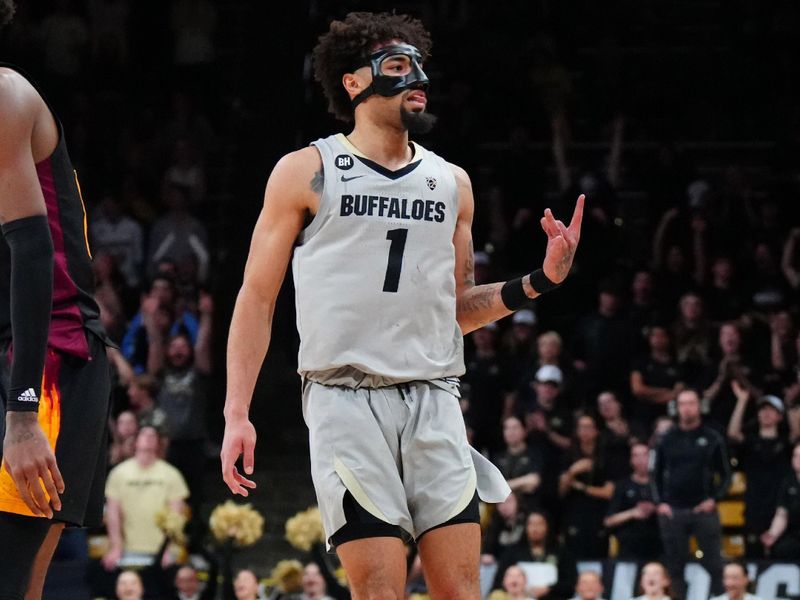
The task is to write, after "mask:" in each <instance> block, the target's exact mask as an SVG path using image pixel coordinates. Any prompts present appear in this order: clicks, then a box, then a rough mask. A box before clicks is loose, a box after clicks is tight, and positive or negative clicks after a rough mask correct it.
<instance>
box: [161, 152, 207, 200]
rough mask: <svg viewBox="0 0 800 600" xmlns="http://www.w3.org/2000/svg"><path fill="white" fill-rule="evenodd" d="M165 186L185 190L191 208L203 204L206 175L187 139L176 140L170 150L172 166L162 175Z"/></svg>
mask: <svg viewBox="0 0 800 600" xmlns="http://www.w3.org/2000/svg"><path fill="white" fill-rule="evenodd" d="M164 181H165V183H166V184H167V185H178V186H182V187H184V188H186V189H187V190H188V192H189V198H190V199H191V204H192V205H193V206H199V205H201V204H202V203H203V200H204V199H205V194H206V174H205V170H204V169H203V166H202V164H201V163H200V160H199V158H198V157H197V150H196V149H195V148H194V147H193V146H192V144H191V142H190V141H189V140H188V139H184V138H181V139H178V140H176V141H175V145H174V146H173V149H172V164H171V165H170V166H169V168H168V169H167V172H166V173H165V174H164Z"/></svg>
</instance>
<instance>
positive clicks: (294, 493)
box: [0, 0, 800, 597]
mask: <svg viewBox="0 0 800 600" xmlns="http://www.w3.org/2000/svg"><path fill="white" fill-rule="evenodd" d="M18 5H19V6H18V14H17V18H16V19H15V21H14V22H13V24H12V25H11V26H9V27H8V28H7V29H6V30H4V31H3V33H2V36H0V59H2V60H4V61H8V62H12V63H15V64H17V65H19V66H21V67H22V68H24V69H25V70H26V71H27V72H28V73H30V74H31V75H32V76H33V77H34V79H36V80H37V81H38V82H39V83H40V84H41V85H42V87H43V89H44V90H45V91H46V93H47V94H48V96H49V98H50V100H51V101H52V103H53V105H54V107H55V108H56V111H57V113H58V115H59V117H60V118H61V120H62V121H63V122H64V126H65V132H66V136H67V140H68V143H69V148H70V152H71V155H72V158H73V161H74V163H75V166H76V168H77V170H78V172H79V174H80V177H81V181H82V185H83V190H84V196H85V198H86V202H87V207H88V209H89V212H90V216H91V215H92V214H96V211H98V208H99V205H100V201H101V199H102V198H104V197H107V196H108V195H113V196H116V197H117V198H118V199H120V200H121V203H122V205H123V210H124V211H125V212H127V213H129V214H132V215H134V217H135V218H136V219H137V220H139V221H140V222H141V223H143V224H144V225H145V228H146V226H147V224H148V223H152V222H153V221H154V219H155V218H156V216H157V215H159V214H160V213H162V212H163V210H164V207H163V204H162V202H161V198H160V196H161V194H162V189H163V188H162V183H163V178H164V173H165V172H166V171H168V169H169V168H170V166H171V165H172V163H173V162H174V161H176V160H180V159H176V158H175V156H176V154H175V152H176V151H175V146H176V144H177V143H178V142H181V141H188V143H189V145H190V146H191V155H192V156H191V158H190V159H187V160H188V161H189V162H193V166H194V167H197V168H199V169H200V171H201V172H202V173H203V174H204V179H205V186H204V189H200V190H198V193H197V197H196V198H194V199H193V204H192V208H191V211H192V213H193V214H194V215H195V216H196V217H197V218H198V219H199V220H200V221H201V222H202V223H203V225H204V226H205V228H206V229H207V232H208V244H207V245H208V250H209V252H210V259H209V265H208V276H207V277H206V278H205V280H204V281H197V282H194V283H196V284H197V285H196V286H195V287H197V288H203V289H207V290H208V291H210V293H211V296H212V297H213V299H214V315H213V316H214V324H215V325H214V343H213V358H214V360H213V362H214V377H213V378H212V381H211V384H210V386H211V390H212V393H211V395H210V398H211V402H210V410H209V419H208V427H209V433H210V441H211V443H212V445H211V449H210V451H209V455H210V458H209V459H208V461H207V465H206V473H207V475H206V484H205V485H206V502H205V504H204V508H203V512H204V514H205V515H207V514H208V512H209V511H210V509H211V508H212V507H213V506H214V505H215V504H216V503H218V502H219V501H222V500H224V499H225V498H226V493H225V490H224V489H223V487H222V483H221V481H220V480H219V477H218V468H219V467H218V460H216V461H215V460H214V459H213V450H214V448H213V444H214V443H217V444H218V443H219V441H220V439H221V432H222V427H223V423H222V418H221V408H222V403H223V400H224V352H225V342H226V336H227V325H228V323H229V320H230V315H231V311H232V307H233V302H234V300H235V295H236V292H237V290H238V287H239V285H240V283H241V275H242V269H243V265H244V261H245V258H246V255H247V249H248V244H249V238H250V232H251V230H252V226H253V224H254V222H255V219H256V217H257V215H258V211H259V209H260V205H261V199H262V196H263V188H264V184H265V182H266V178H267V177H268V175H269V172H270V171H271V169H272V166H273V165H274V164H275V162H276V160H277V159H278V158H279V157H280V156H281V155H283V154H285V153H286V152H288V151H291V150H294V149H296V148H299V147H302V146H304V145H306V144H308V143H309V142H310V141H312V140H314V139H316V138H317V137H320V136H324V135H327V134H329V133H331V132H334V131H338V130H341V129H342V125H341V124H339V123H337V122H336V121H335V120H334V119H333V118H332V117H331V116H330V115H328V114H327V113H326V110H325V102H324V99H323V98H322V95H321V91H320V90H319V88H318V86H317V85H316V84H315V83H314V81H313V78H312V76H311V66H310V50H311V48H312V47H313V45H314V43H315V40H316V37H317V36H318V35H320V34H321V33H322V32H323V31H324V30H325V29H326V28H327V24H328V23H329V21H330V20H331V19H332V18H340V17H343V16H344V15H345V14H346V13H347V12H349V11H352V10H386V9H389V10H391V9H395V10H397V12H408V13H410V14H412V15H414V16H417V17H419V18H421V19H422V20H423V21H424V22H425V24H426V25H427V26H428V27H429V29H430V31H431V33H432V36H433V40H434V46H433V55H432V58H431V60H430V61H429V63H428V65H426V70H427V72H428V74H429V76H430V78H431V81H432V85H431V90H430V94H429V96H430V104H429V108H430V110H431V112H433V113H435V114H438V115H439V117H440V120H439V123H438V125H437V126H436V128H435V129H434V130H433V132H432V133H431V134H430V135H428V136H427V137H426V138H424V139H422V140H421V142H422V143H423V144H424V145H426V146H428V147H430V148H431V149H434V150H435V151H437V152H438V153H440V154H442V155H443V156H445V157H446V158H447V159H448V160H450V161H451V162H454V163H457V164H459V165H461V166H463V167H465V168H466V169H467V171H468V172H469V173H470V174H471V176H472V179H473V185H474V187H475V190H476V207H477V208H476V221H475V227H474V236H475V246H476V250H482V251H486V252H487V253H488V254H489V256H490V259H491V267H490V269H491V270H490V276H491V278H492V279H503V278H505V277H507V276H509V275H514V274H518V273H521V272H523V271H525V270H526V269H530V268H531V267H535V266H536V265H537V264H539V263H540V261H541V257H542V254H543V248H544V237H543V235H542V234H541V232H538V231H537V227H536V220H535V219H533V220H531V219H530V215H529V213H531V214H540V213H541V211H542V209H543V207H545V206H552V207H553V208H554V210H555V211H556V214H557V216H559V217H561V218H566V216H567V215H568V211H569V210H570V207H571V204H572V203H573V202H574V198H575V197H576V196H577V193H578V192H579V191H587V194H588V200H587V211H588V213H589V214H588V221H587V224H586V227H585V233H584V239H583V240H582V242H581V247H580V249H579V251H578V255H577V258H576V269H575V273H574V274H573V276H572V277H571V278H570V280H569V281H568V283H567V284H566V285H565V286H563V288H562V289H561V290H560V291H559V292H557V293H556V294H552V295H551V296H550V297H547V298H543V299H542V300H541V301H539V302H537V304H536V307H535V313H536V319H537V324H536V327H537V331H538V332H544V331H548V330H551V329H555V330H557V331H559V332H560V333H561V334H562V337H564V339H565V340H566V339H570V338H571V336H572V335H573V333H574V332H573V326H574V324H575V323H577V322H579V321H580V319H581V318H582V317H584V316H585V315H588V314H590V313H592V312H593V311H594V309H595V307H596V302H597V290H598V289H599V288H600V287H601V286H609V285H610V286H614V287H615V288H616V289H619V290H622V291H623V296H624V295H626V294H627V290H628V289H629V287H630V279H631V276H632V274H633V273H634V272H635V271H636V270H637V269H640V268H652V269H655V267H653V264H654V263H653V257H652V247H653V239H654V236H655V234H656V231H657V226H658V224H659V222H660V221H661V219H662V217H663V215H664V214H665V213H667V212H669V211H670V209H678V211H679V214H678V216H677V218H678V219H683V221H680V223H681V225H680V227H683V229H680V227H679V230H678V233H677V234H675V240H674V242H675V244H678V245H680V244H683V245H684V249H685V252H686V255H687V256H688V255H690V254H691V252H692V248H691V242H690V241H689V242H688V243H687V240H688V236H687V235H686V233H687V232H688V231H690V230H692V225H691V222H692V219H693V218H695V217H698V216H699V217H700V218H701V219H702V220H703V221H704V223H705V224H704V225H703V226H704V227H707V229H708V231H710V232H711V236H712V237H713V241H712V242H709V247H708V248H707V250H706V251H705V252H706V258H707V259H708V260H709V265H710V260H711V259H712V258H713V256H714V254H713V253H714V252H715V251H716V252H718V253H719V252H723V251H724V252H725V253H727V254H729V255H730V256H732V257H733V259H734V262H735V264H736V268H737V271H738V275H739V277H740V279H739V281H740V282H741V284H742V285H743V286H745V285H746V286H749V287H747V289H748V290H751V289H754V288H753V285H756V286H757V285H758V284H759V281H760V280H762V279H766V278H767V277H768V274H767V271H768V270H769V269H770V268H771V269H773V270H776V265H777V264H778V263H780V260H781V251H782V249H783V248H784V242H785V241H786V240H787V239H788V238H789V237H790V235H792V234H791V232H792V228H793V227H797V226H798V225H800V219H799V218H798V215H800V203H799V201H800V197H799V195H798V192H800V188H799V187H798V186H800V106H798V102H797V97H798V91H800V90H798V87H799V84H798V81H800V80H799V79H798V77H797V73H798V67H800V60H799V59H800V57H799V56H798V52H800V45H799V44H797V35H796V31H797V26H798V25H800V8H798V6H797V4H796V3H793V2H790V1H776V2H770V3H763V2H758V1H757V0H749V1H748V0H736V1H731V2H722V1H714V0H697V1H688V0H687V1H683V0H670V1H658V0H653V1H646V2H642V1H639V2H633V1H624V0H617V1H613V2H604V3H596V2H583V1H579V0H562V1H559V2H549V1H546V0H539V1H522V0H519V1H508V2H470V1H467V0H460V1H459V0H441V1H430V2H413V1H411V2H401V3H395V4H387V3H382V2H368V1H364V2H352V1H351V2H348V1H318V2H313V1H312V2H309V1H292V2H281V3H278V2H259V1H256V0H250V1H248V0H219V1H215V2H211V1H209V0H174V1H172V2H169V1H164V0H136V1H135V2H134V1H133V0H130V1H128V0H109V1H108V2H105V1H103V0H87V1H79V0H75V1H71V0H56V1H55V2H51V1H49V0H47V1H46V0H24V1H20V2H18ZM187 106H191V107H192V108H191V109H188V108H186V107H187ZM344 130H345V131H346V129H344ZM171 136H172V137H171ZM554 140H555V143H554ZM562 143H563V144H562ZM561 145H563V148H564V159H565V160H564V162H563V163H561V164H560V163H559V162H558V159H557V156H558V151H557V149H558V148H559V147H561ZM554 149H556V151H555V152H554ZM565 166H566V167H567V169H568V173H569V177H568V179H569V181H567V180H566V179H565V170H564V168H563V167H565ZM609 166H613V169H612V170H609V168H608V167H609ZM701 182H702V183H701ZM690 184H695V185H696V186H697V185H699V187H694V188H690ZM683 223H685V227H684V226H683ZM762 242H763V243H764V244H766V245H767V246H768V249H769V250H771V251H772V252H773V254H772V256H771V257H770V260H772V264H771V265H770V264H768V263H769V260H767V259H765V261H766V262H764V261H762V262H759V258H758V257H757V256H756V255H755V253H754V252H755V250H754V248H755V247H756V246H758V245H759V244H760V243H762ZM665 244H667V242H665ZM795 258H796V257H795ZM145 262H146V261H145ZM689 262H690V261H687V264H688V263H689ZM709 265H707V266H709ZM139 268H140V272H141V281H145V280H146V266H145V265H142V266H140V267H139ZM709 268H710V267H709ZM686 273H688V268H687V270H686ZM762 275H763V277H762ZM770 276H771V275H770ZM781 277H782V276H780V274H778V275H775V278H776V279H780V278H781ZM664 281H665V282H667V285H669V284H670V282H672V283H675V282H677V281H678V278H677V277H676V278H675V279H673V280H670V279H669V278H665V279H664ZM753 282H755V283H753ZM751 284H752V285H751ZM680 285H683V283H682V282H680ZM190 287H191V286H190ZM780 287H781V290H782V291H783V297H782V298H781V300H780V306H776V307H772V308H771V309H770V310H772V311H777V310H779V309H780V310H783V309H788V311H789V314H790V316H791V317H792V318H793V319H794V324H793V325H791V331H792V333H793V334H794V335H796V333H797V328H796V325H797V323H798V315H797V298H798V293H797V287H794V288H792V287H791V285H789V282H787V281H785V280H784V281H781V282H780ZM129 291H131V293H132V295H131V296H130V297H129V298H128V300H129V302H128V304H130V305H131V306H129V307H128V311H127V313H128V315H127V316H128V317H130V316H131V314H132V313H135V312H136V310H137V308H138V306H137V305H138V290H136V289H135V286H134V287H133V288H132V289H130V290H129ZM661 291H662V293H664V294H668V295H670V297H674V300H675V301H677V299H678V297H679V296H680V293H679V291H680V290H678V289H677V288H668V289H664V290H661ZM682 291H685V290H682ZM674 307H675V303H673V308H674ZM757 308H759V309H760V308H762V307H757ZM745 312H746V311H744V310H743V311H742V313H743V314H744V313H745ZM740 316H741V315H736V317H740ZM669 317H670V319H672V318H673V317H674V314H673V315H669ZM501 327H502V329H503V331H504V332H505V331H506V330H507V329H509V325H508V323H505V324H502V325H501ZM296 350H297V336H296V329H295V326H294V304H293V295H292V284H291V280H290V276H287V281H286V283H285V285H284V287H283V289H282V292H281V295H280V299H279V302H278V308H277V310H276V315H275V320H274V324H273V337H272V345H271V348H270V352H269V356H268V358H267V362H266V364H265V368H264V371H263V373H262V377H261V379H260V383H259V386H258V389H257V393H256V397H255V399H254V401H253V406H252V419H253V421H254V423H255V425H256V427H257V429H258V431H259V445H258V452H257V461H256V465H257V476H256V479H257V481H258V483H259V486H260V487H259V490H258V492H257V493H256V494H255V495H254V497H253V499H252V500H253V503H254V505H255V506H256V507H257V508H258V509H259V510H260V511H261V512H262V513H263V514H264V516H265V518H266V522H267V525H266V535H265V537H264V538H263V539H262V541H261V542H260V543H259V544H258V545H257V546H255V547H253V548H251V549H250V550H248V551H246V552H244V553H242V554H241V555H239V556H238V557H237V559H236V564H237V565H239V566H244V565H253V566H255V567H256V568H257V569H259V570H260V573H261V574H263V575H266V574H268V572H269V569H271V568H272V567H273V566H274V564H275V562H276V561H277V560H278V559H281V558H284V557H289V556H299V555H300V554H301V553H299V552H298V551H296V550H294V549H292V548H291V547H290V546H289V545H288V544H287V543H286V541H285V540H284V539H283V534H284V532H283V523H284V521H285V520H286V518H287V517H289V516H291V515H292V514H293V513H294V512H296V511H297V510H301V509H304V508H306V507H307V506H310V505H313V503H314V498H313V490H312V489H311V487H310V477H309V476H308V460H307V441H306V431H305V428H304V425H303V423H302V416H301V413H300V401H299V386H298V383H299V381H298V378H297V376H296V374H295V371H294V369H295V363H296V357H295V355H296ZM762 350H763V348H762V347H760V346H759V347H755V346H754V347H753V349H752V353H753V354H754V355H755V354H759V353H761V352H762ZM762 358H763V357H762ZM793 359H794V360H795V361H796V351H795V354H794V356H793ZM620 391H622V390H620ZM780 391H781V390H778V392H780ZM622 392H623V395H625V394H627V393H628V392H627V391H622ZM120 397H121V398H122V400H121V402H122V403H123V404H124V402H125V397H124V392H123V393H122V394H121V396H120ZM56 570H58V566H57V565H56ZM789 577H790V578H791V577H792V576H791V575H790V576H789ZM790 587H791V586H790ZM782 593H784V594H786V595H785V596H783V597H790V596H797V595H798V594H800V590H798V589H794V590H793V591H792V590H791V589H784V590H783V591H782ZM52 597H56V596H52Z"/></svg>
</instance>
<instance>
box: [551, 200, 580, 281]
mask: <svg viewBox="0 0 800 600" xmlns="http://www.w3.org/2000/svg"><path fill="white" fill-rule="evenodd" d="M584 199H585V196H584V195H583V194H581V195H580V196H578V202H577V204H575V212H574V213H572V220H571V221H570V223H569V227H567V226H565V225H564V223H562V222H561V221H558V220H557V219H556V218H555V217H554V216H553V211H551V210H550V209H549V208H547V209H545V211H544V216H543V217H542V218H541V220H540V223H541V224H542V229H543V230H544V232H545V233H546V234H547V252H546V254H545V257H544V264H543V265H542V270H543V271H544V274H545V275H546V276H547V278H548V279H549V280H550V281H552V282H554V283H561V282H562V281H564V280H565V279H566V278H567V275H569V270H570V269H571V268H572V260H573V259H574V258H575V251H576V250H577V248H578V241H579V240H580V238H581V223H582V222H583V202H584Z"/></svg>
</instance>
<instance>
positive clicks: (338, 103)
mask: <svg viewBox="0 0 800 600" xmlns="http://www.w3.org/2000/svg"><path fill="white" fill-rule="evenodd" d="M392 39H397V40H401V41H403V42H405V43H407V44H411V45H413V46H416V47H417V49H418V50H419V51H420V54H422V59H423V60H425V59H427V58H428V55H429V53H430V49H431V36H430V33H428V31H427V30H426V29H425V27H424V26H423V25H422V22H421V21H419V20H418V19H414V18H412V17H410V16H408V15H396V14H392V13H370V12H352V13H350V14H348V15H347V16H346V17H345V19H344V21H333V22H332V23H331V26H330V29H329V30H328V32H327V33H325V34H324V35H321V36H320V38H319V43H318V44H317V46H316V47H315V48H314V53H313V56H314V78H315V79H316V80H317V81H319V82H320V84H322V90H323V91H324V92H325V97H326V98H327V99H328V110H329V111H330V112H331V113H333V114H334V115H335V116H336V118H337V119H341V120H342V121H352V120H353V107H352V105H351V103H350V96H348V94H347V92H346V91H345V89H344V87H343V86H342V75H344V74H345V73H351V72H353V71H354V70H356V69H357V68H358V67H360V66H363V65H364V64H365V63H366V60H367V57H368V56H369V54H370V52H371V50H372V48H373V47H374V46H375V45H377V44H382V43H385V42H388V41H389V40H392Z"/></svg>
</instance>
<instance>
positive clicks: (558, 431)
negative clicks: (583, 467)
mask: <svg viewBox="0 0 800 600" xmlns="http://www.w3.org/2000/svg"><path fill="white" fill-rule="evenodd" d="M563 381H564V378H563V375H562V372H561V369H559V368H558V367H556V366H553V365H544V366H542V367H540V368H539V369H537V370H536V375H535V376H534V379H533V381H532V382H531V384H530V385H528V386H525V387H523V388H522V389H521V392H520V394H519V395H518V398H519V401H520V403H521V404H522V408H523V411H524V413H525V425H526V428H527V429H528V430H529V431H531V432H533V433H534V434H535V435H536V434H538V435H539V437H541V438H542V441H544V442H545V443H546V444H547V445H552V446H555V447H556V448H559V449H562V450H566V449H567V448H569V445H570V440H569V432H570V428H571V427H570V425H571V424H570V421H571V419H570V415H569V411H568V410H567V409H566V407H565V406H564V404H563V402H562V401H561V398H560V397H559V394H560V392H561V385H562V383H563ZM537 445H538V444H537Z"/></svg>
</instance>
